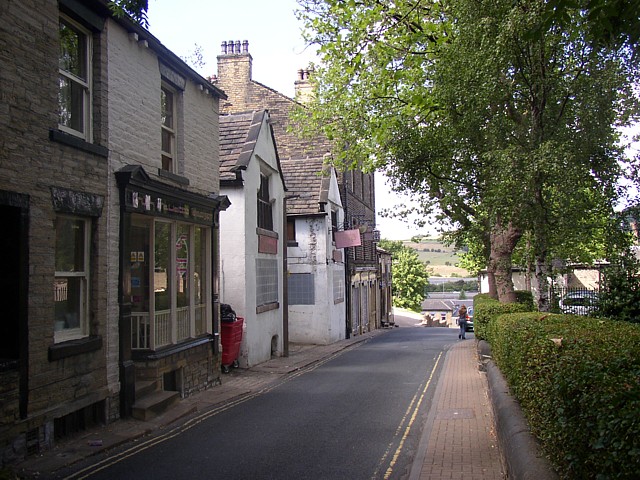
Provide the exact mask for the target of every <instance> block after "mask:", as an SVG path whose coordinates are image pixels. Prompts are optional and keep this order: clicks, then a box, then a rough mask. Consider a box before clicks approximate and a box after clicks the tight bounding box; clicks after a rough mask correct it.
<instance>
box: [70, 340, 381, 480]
mask: <svg viewBox="0 0 640 480" xmlns="http://www.w3.org/2000/svg"><path fill="white" fill-rule="evenodd" d="M369 340H370V339H367V340H363V341H361V342H358V343H356V344H353V345H349V346H348V347H346V348H344V349H342V350H339V351H337V352H334V353H333V354H331V355H329V356H327V357H325V358H323V359H321V360H319V361H317V362H315V363H312V364H310V365H307V366H304V367H301V368H300V369H299V370H296V371H293V372H290V373H288V374H286V375H284V376H283V377H282V378H281V379H278V380H276V381H274V382H272V383H270V384H268V385H266V386H265V387H263V388H261V389H260V390H258V391H256V392H254V393H249V394H247V395H246V396H243V397H241V398H238V399H236V400H231V401H229V402H226V403H225V404H223V405H219V406H217V407H214V408H212V409H211V410H208V411H206V412H203V413H201V414H199V415H196V416H195V417H193V418H191V419H189V420H187V421H186V422H185V423H184V424H182V425H179V426H176V427H174V428H172V429H171V430H169V431H168V432H166V433H163V434H161V435H157V436H154V437H153V438H150V439H149V440H146V441H143V442H141V443H138V444H136V445H134V446H132V447H129V448H127V449H126V450H123V451H122V452H120V453H118V454H115V455H113V456H110V457H108V458H105V459H103V460H100V461H99V462H96V463H94V464H92V465H89V466H88V467H85V468H83V469H81V470H78V471H77V472H74V473H72V474H70V475H68V476H66V477H64V479H63V480H84V479H86V478H89V477H90V476H92V475H94V474H96V473H98V472H100V471H102V470H105V469H106V468H109V467H111V466H112V465H115V464H116V463H120V462H121V461H123V460H125V459H127V458H129V457H133V456H134V455H137V454H138V453H140V452H143V451H145V450H147V449H149V448H151V447H154V446H155V445H158V444H159V443H163V442H166V441H167V440H170V439H172V438H174V437H177V436H178V435H180V434H182V433H184V432H186V431H187V430H190V429H191V428H193V427H195V426H196V425H199V424H200V423H202V422H204V421H205V420H207V419H208V418H210V417H213V416H215V415H218V414H219V413H222V412H224V411H226V410H229V409H230V408H233V407H235V406H237V405H240V404H242V403H244V402H247V401H249V400H251V399H253V398H255V397H258V396H260V395H262V394H264V393H267V392H270V391H271V390H273V389H275V388H277V387H279V386H280V385H282V384H284V383H286V382H288V381H290V380H293V379H294V378H297V377H299V376H300V375H303V374H304V373H307V372H310V371H312V370H315V369H316V368H318V367H320V366H321V365H324V364H325V363H327V362H329V361H331V360H333V359H334V358H336V357H339V356H340V355H342V354H343V353H345V352H347V351H349V350H351V349H352V348H355V347H359V346H362V345H364V344H366V343H368V342H369Z"/></svg>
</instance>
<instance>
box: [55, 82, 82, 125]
mask: <svg viewBox="0 0 640 480" xmlns="http://www.w3.org/2000/svg"><path fill="white" fill-rule="evenodd" d="M85 91H86V89H85V87H84V86H83V85H81V84H79V83H77V82H74V81H72V80H69V79H68V78H66V77H64V76H60V90H59V91H58V116H59V121H60V125H64V126H65V127H69V128H72V129H73V130H77V131H78V132H84V98H85Z"/></svg>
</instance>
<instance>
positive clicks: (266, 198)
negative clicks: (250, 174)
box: [258, 174, 273, 231]
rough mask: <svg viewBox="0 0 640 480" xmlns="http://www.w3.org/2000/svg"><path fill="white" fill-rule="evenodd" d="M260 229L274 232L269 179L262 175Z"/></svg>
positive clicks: (259, 199) (259, 208)
mask: <svg viewBox="0 0 640 480" xmlns="http://www.w3.org/2000/svg"><path fill="white" fill-rule="evenodd" d="M258 228H264V229H265V230H272V231H273V212H272V207H271V196H270V195H269V177H267V176H266V175H262V174H261V175H260V188H259V190H258Z"/></svg>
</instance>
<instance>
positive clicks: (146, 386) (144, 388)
mask: <svg viewBox="0 0 640 480" xmlns="http://www.w3.org/2000/svg"><path fill="white" fill-rule="evenodd" d="M157 389H158V383H157V382H154V381H152V380H136V398H142V397H145V396H147V395H149V394H151V393H153V392H155V391H156V390H157Z"/></svg>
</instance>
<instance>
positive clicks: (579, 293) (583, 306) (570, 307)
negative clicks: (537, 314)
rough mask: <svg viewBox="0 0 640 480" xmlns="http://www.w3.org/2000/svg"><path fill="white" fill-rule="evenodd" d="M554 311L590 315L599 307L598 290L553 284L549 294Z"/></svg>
mask: <svg viewBox="0 0 640 480" xmlns="http://www.w3.org/2000/svg"><path fill="white" fill-rule="evenodd" d="M549 298H550V299H551V308H552V311H554V312H557V313H568V314H574V315H590V314H591V313H593V312H595V311H596V309H597V308H598V301H599V295H598V291H597V290H593V289H588V288H584V287H580V288H565V287H558V286H553V287H552V288H551V292H550V295H549Z"/></svg>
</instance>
